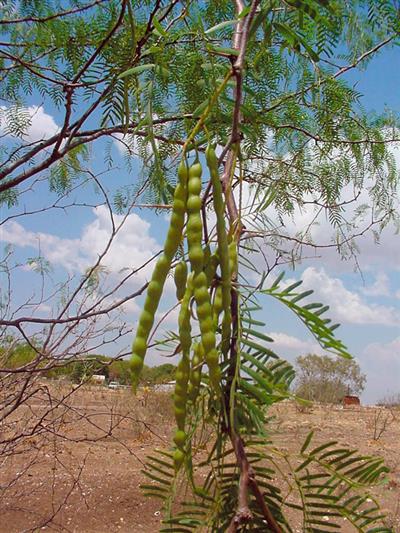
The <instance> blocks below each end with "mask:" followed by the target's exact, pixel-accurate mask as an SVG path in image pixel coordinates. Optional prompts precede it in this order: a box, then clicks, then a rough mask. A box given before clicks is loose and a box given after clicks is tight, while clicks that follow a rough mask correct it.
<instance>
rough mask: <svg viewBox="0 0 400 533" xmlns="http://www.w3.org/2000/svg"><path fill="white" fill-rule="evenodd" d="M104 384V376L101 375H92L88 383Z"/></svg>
mask: <svg viewBox="0 0 400 533" xmlns="http://www.w3.org/2000/svg"><path fill="white" fill-rule="evenodd" d="M105 382H106V376H102V375H101V374H93V376H92V377H91V378H90V383H93V384H94V385H105Z"/></svg>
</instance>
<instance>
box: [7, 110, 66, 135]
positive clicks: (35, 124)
mask: <svg viewBox="0 0 400 533" xmlns="http://www.w3.org/2000/svg"><path fill="white" fill-rule="evenodd" d="M13 112H14V113H15V111H13V108H6V107H5V106H1V108H0V132H2V133H5V134H10V135H11V131H12V130H10V128H9V127H8V123H9V122H10V120H9V119H8V116H11V115H12V113H13ZM19 113H21V115H22V116H24V123H26V128H25V131H24V134H23V136H22V137H23V140H24V141H26V142H36V141H42V140H44V139H48V138H49V137H51V136H53V135H55V134H56V133H57V132H58V131H60V127H59V126H58V124H57V123H56V122H55V120H54V118H53V117H52V116H51V115H49V114H48V113H46V112H45V110H44V109H43V106H37V105H33V106H30V107H24V108H22V109H20V110H19Z"/></svg>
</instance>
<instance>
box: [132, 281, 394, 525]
mask: <svg viewBox="0 0 400 533" xmlns="http://www.w3.org/2000/svg"><path fill="white" fill-rule="evenodd" d="M281 279H282V276H280V277H279V278H278V279H277V280H276V281H275V282H274V283H273V284H272V286H271V287H270V288H269V289H264V290H263V291H262V293H264V294H269V295H270V296H271V297H277V294H279V295H280V296H279V299H281V300H282V302H283V303H284V304H285V305H287V302H291V301H292V300H293V299H294V298H295V297H296V296H294V293H293V292H292V291H294V290H295V288H294V287H288V288H287V289H286V294H283V292H284V291H282V290H281V291H279V289H278V287H279V283H280V282H281ZM296 286H297V287H298V286H299V283H297V284H296ZM296 294H297V296H299V294H298V293H296ZM302 296H303V297H304V299H305V298H306V297H307V296H309V294H307V295H303V294H302ZM239 299H240V301H241V302H242V304H241V305H240V328H239V331H240V337H239V339H238V346H239V349H238V353H240V357H238V358H237V360H236V366H235V367H232V361H230V363H227V364H226V365H223V378H222V381H223V382H225V383H228V384H229V386H230V388H229V389H227V390H230V391H231V392H230V396H229V399H227V401H228V402H229V404H230V409H229V413H230V414H229V416H230V417H231V418H230V420H226V418H225V417H226V416H228V415H227V413H226V411H225V410H224V409H223V408H222V409H221V408H220V407H219V405H218V401H217V400H216V399H215V398H213V395H212V394H211V393H210V388H209V387H210V385H209V380H208V376H207V375H205V374H203V375H202V387H201V391H202V392H201V394H200V396H199V397H198V398H197V400H196V401H195V403H194V404H190V403H189V405H188V406H187V417H186V418H187V425H188V427H187V429H186V431H187V432H188V433H189V435H190V440H189V442H188V443H187V452H186V456H185V471H184V472H181V473H180V475H178V476H176V474H175V472H174V462H173V452H171V451H169V450H156V451H155V452H153V454H152V455H151V456H149V458H148V461H147V463H146V469H145V470H144V474H145V475H146V476H147V477H148V478H149V482H148V483H147V482H146V483H144V484H143V485H142V489H143V492H144V494H145V495H147V496H150V497H155V498H157V499H160V500H161V501H162V502H163V505H164V510H165V514H166V519H165V520H164V527H162V528H161V530H160V531H162V532H165V533H166V532H170V533H173V532H175V531H176V532H187V533H189V532H192V531H202V530H203V529H202V528H206V530H207V531H227V530H228V528H229V525H230V523H231V521H232V519H233V518H234V517H235V515H236V512H237V511H236V506H237V501H238V491H239V490H240V488H239V487H240V479H241V468H240V465H239V464H238V459H237V453H235V448H234V447H233V446H232V444H233V443H235V445H237V441H235V440H233V441H232V434H231V433H230V432H229V431H231V430H228V428H232V426H233V427H234V428H235V432H236V434H237V437H236V439H240V441H241V445H242V446H243V450H245V452H244V453H245V457H246V460H247V461H248V464H249V466H250V468H251V471H252V476H253V479H254V480H256V483H257V486H258V489H259V490H260V491H262V498H263V501H264V502H265V504H266V505H267V506H268V508H269V510H270V512H271V513H272V516H273V518H274V520H275V521H276V523H277V524H278V526H279V527H280V528H281V531H282V532H293V531H295V526H294V523H292V520H297V519H298V518H299V514H298V513H300V514H301V516H302V530H303V531H307V532H315V533H316V532H328V531H332V530H333V529H336V530H340V529H341V527H343V524H344V522H343V520H346V521H347V522H346V523H347V524H352V525H353V526H354V529H355V530H357V531H360V532H371V533H372V532H373V531H382V532H387V533H390V530H389V529H388V528H385V527H381V523H382V519H383V517H384V515H383V514H382V512H381V511H380V509H379V506H378V504H377V503H376V502H375V500H374V499H373V498H372V496H371V495H370V493H369V492H368V491H369V488H370V487H371V486H372V485H374V484H376V483H380V482H381V481H382V480H383V479H384V476H385V474H386V473H387V472H388V469H387V468H386V467H385V465H384V464H383V460H382V459H381V458H377V457H372V456H362V455H359V454H358V453H357V450H353V449H350V448H348V447H347V446H345V445H343V444H340V443H338V442H328V443H322V444H321V443H318V444H312V443H313V440H314V438H313V434H312V433H310V434H309V435H308V437H307V438H306V439H305V441H304V442H303V443H299V444H298V451H297V452H295V453H288V452H281V451H280V450H279V448H277V447H276V446H275V445H274V435H273V434H271V433H270V432H269V430H268V420H269V413H268V410H269V407H270V406H271V405H272V404H273V403H275V402H279V401H282V400H283V399H286V398H291V397H292V393H291V391H290V389H291V385H292V383H293V379H294V376H295V374H294V370H293V368H292V367H291V365H290V364H288V363H287V362H286V361H284V360H282V359H280V358H279V357H278V355H277V354H276V353H275V352H274V351H273V350H272V349H271V348H270V347H271V346H273V339H272V338H271V337H269V336H268V335H267V334H266V333H265V332H264V331H265V324H263V322H261V321H260V320H258V319H257V318H256V317H255V316H254V313H255V312H256V311H257V310H260V309H261V308H260V307H259V305H258V304H257V300H256V295H255V293H254V292H248V291H246V290H244V289H242V292H241V294H240V296H239ZM300 299H301V298H298V299H297V300H296V301H299V300H300ZM291 309H292V310H293V311H294V313H295V314H296V315H297V316H298V317H299V318H300V319H302V320H303V319H304V316H305V315H304V312H303V310H304V309H305V310H306V311H307V313H306V317H307V320H303V321H304V323H305V325H306V326H307V327H308V328H309V329H310V331H311V332H312V333H313V334H314V335H315V337H316V339H318V340H319V341H320V342H321V344H324V343H326V342H327V339H329V342H330V344H331V348H332V351H333V352H335V353H337V355H338V356H339V358H338V362H337V361H335V360H333V359H331V358H329V357H326V358H325V359H326V360H329V361H331V362H332V365H333V366H334V367H336V368H339V369H342V367H343V369H345V371H344V372H345V375H346V376H353V377H354V382H357V383H358V385H359V386H360V387H362V385H363V383H364V378H363V376H361V375H360V374H359V372H357V370H358V371H359V368H358V365H357V364H356V363H355V362H354V361H353V360H351V359H350V360H349V357H350V356H349V354H348V353H347V352H345V351H344V347H343V345H342V344H341V343H340V342H339V341H337V339H335V337H334V333H333V331H332V328H331V326H330V321H329V320H327V319H325V320H324V321H322V320H321V319H320V314H321V313H320V310H321V306H320V305H315V304H314V305H313V304H305V305H304V306H303V307H300V306H298V305H295V304H292V306H291ZM354 368H355V369H356V370H355V371H354ZM349 369H350V370H349ZM233 391H234V392H233ZM210 434H211V435H212V439H211V440H210ZM189 451H190V453H188V452H189ZM198 471H200V472H201V473H202V476H201V477H198V476H197V475H196V472H198ZM286 472H287V474H286ZM277 479H279V480H280V481H279V483H277ZM252 487H253V485H252V484H250V487H249V494H248V503H249V509H250V512H251V513H252V520H251V523H250V524H251V525H250V527H249V528H248V529H246V528H244V529H243V531H245V530H249V531H272V529H269V528H268V526H267V525H266V519H265V515H264V514H263V513H262V512H261V510H260V505H259V503H260V502H259V499H257V491H256V490H252ZM178 488H179V489H178ZM177 490H183V491H185V494H186V496H185V501H184V503H183V508H182V509H181V510H180V511H177V512H172V511H171V507H172V504H173V502H174V498H175V494H176V491H177ZM289 511H290V513H289ZM289 516H292V517H294V516H297V518H296V519H294V518H289ZM326 517H328V519H327V518H326Z"/></svg>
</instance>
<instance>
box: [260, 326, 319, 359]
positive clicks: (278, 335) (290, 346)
mask: <svg viewBox="0 0 400 533" xmlns="http://www.w3.org/2000/svg"><path fill="white" fill-rule="evenodd" d="M268 335H269V336H270V337H271V338H272V339H274V343H273V345H272V347H273V348H274V350H276V349H277V348H278V349H281V350H293V351H296V352H297V355H298V354H299V353H308V352H312V353H324V352H323V350H322V348H321V347H320V346H319V344H318V343H317V342H313V341H304V340H302V339H299V338H298V337H294V336H292V335H288V334H287V333H282V332H276V331H273V332H269V333H268Z"/></svg>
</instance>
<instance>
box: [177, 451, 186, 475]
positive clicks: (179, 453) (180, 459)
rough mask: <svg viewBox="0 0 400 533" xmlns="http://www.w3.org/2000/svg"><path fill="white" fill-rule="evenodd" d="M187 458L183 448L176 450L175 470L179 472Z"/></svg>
mask: <svg viewBox="0 0 400 533" xmlns="http://www.w3.org/2000/svg"><path fill="white" fill-rule="evenodd" d="M184 460H185V454H184V453H183V451H182V450H175V451H174V466H175V472H178V470H179V469H180V467H181V466H182V464H183V461H184Z"/></svg>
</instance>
